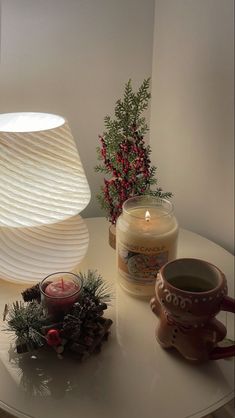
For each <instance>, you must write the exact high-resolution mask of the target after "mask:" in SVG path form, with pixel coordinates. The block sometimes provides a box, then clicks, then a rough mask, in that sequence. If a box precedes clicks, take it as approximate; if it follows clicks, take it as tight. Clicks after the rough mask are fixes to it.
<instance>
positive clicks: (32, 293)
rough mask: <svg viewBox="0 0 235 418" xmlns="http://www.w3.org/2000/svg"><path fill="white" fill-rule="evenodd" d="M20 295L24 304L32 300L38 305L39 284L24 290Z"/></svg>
mask: <svg viewBox="0 0 235 418" xmlns="http://www.w3.org/2000/svg"><path fill="white" fill-rule="evenodd" d="M21 295H22V297H23V299H24V301H25V302H32V301H33V300H36V301H37V302H38V303H40V302H41V293H40V289H39V283H38V284H36V285H35V286H32V287H29V288H28V289H26V290H24V291H23V292H22V293H21Z"/></svg>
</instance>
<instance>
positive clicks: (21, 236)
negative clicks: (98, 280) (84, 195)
mask: <svg viewBox="0 0 235 418" xmlns="http://www.w3.org/2000/svg"><path fill="white" fill-rule="evenodd" d="M88 244H89V233H88V229H87V226H86V224H85V222H84V220H83V219H82V218H81V216H80V215H76V216H73V217H71V218H68V219H66V220H65V221H61V222H58V223H55V224H50V225H44V226H40V227H30V228H0V278H1V279H3V280H7V281H10V282H13V283H18V284H20V283H34V282H39V281H41V280H42V279H43V278H44V277H45V276H47V275H48V274H51V273H54V272H55V271H71V270H73V269H74V268H75V267H76V266H77V265H78V264H79V263H80V262H81V261H82V259H83V258H84V256H85V254H86V252H87V249H88Z"/></svg>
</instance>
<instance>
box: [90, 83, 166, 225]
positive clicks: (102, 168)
mask: <svg viewBox="0 0 235 418" xmlns="http://www.w3.org/2000/svg"><path fill="white" fill-rule="evenodd" d="M149 88H150V78H148V79H146V80H144V81H143V83H142V84H141V86H140V87H139V89H138V91H137V92H136V93H135V92H134V91H133V88H132V84H131V80H129V81H128V82H127V84H126V85H125V90H124V97H123V100H121V99H119V100H118V101H117V102H116V106H115V116H114V118H113V119H111V117H110V116H106V117H105V118H104V125H105V132H104V133H103V135H100V136H99V140H100V146H98V147H97V154H98V160H99V161H100V164H98V165H97V166H96V167H95V171H97V172H100V173H102V174H105V176H106V177H105V178H104V185H102V186H101V191H100V193H99V194H98V195H97V198H98V201H99V203H100V206H101V208H102V209H104V210H105V212H106V216H107V218H108V220H109V221H110V222H111V223H112V224H116V221H117V218H118V216H119V215H120V214H121V211H122V205H123V203H124V202H125V200H127V199H128V198H130V197H132V196H135V195H142V194H149V195H153V196H157V197H159V198H169V197H171V196H172V193H171V192H163V190H162V188H161V187H155V189H154V188H153V186H157V183H158V180H157V178H156V171H157V167H155V166H151V161H150V154H151V148H150V146H149V145H146V144H145V141H144V135H145V134H146V133H147V131H148V126H147V124H146V120H145V117H143V116H142V113H143V112H144V111H145V110H146V109H147V107H148V102H149V100H150V97H151V95H150V92H149Z"/></svg>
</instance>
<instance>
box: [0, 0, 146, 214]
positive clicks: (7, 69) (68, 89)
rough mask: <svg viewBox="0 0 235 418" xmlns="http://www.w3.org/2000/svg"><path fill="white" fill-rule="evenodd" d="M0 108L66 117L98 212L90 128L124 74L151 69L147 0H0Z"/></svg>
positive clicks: (99, 125)
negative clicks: (0, 14) (0, 8)
mask: <svg viewBox="0 0 235 418" xmlns="http://www.w3.org/2000/svg"><path fill="white" fill-rule="evenodd" d="M0 1H1V0H0ZM1 6H2V16H1V38H2V39H1V65H0V113H3V112H13V111H43V112H52V113H58V114H61V115H64V116H66V117H67V119H68V121H69V123H70V125H71V128H72V131H73V133H74V136H75V138H76V140H77V144H78V147H79V152H80V155H81V158H82V162H83V165H84V168H85V171H86V174H87V177H88V181H89V184H90V186H91V191H92V199H91V202H90V204H89V206H88V208H87V209H86V210H85V211H84V212H83V216H97V215H101V211H100V210H99V207H98V204H97V200H96V193H97V192H98V189H99V186H100V184H101V183H102V176H101V175H97V173H95V172H94V169H93V167H94V166H95V165H96V164H97V156H96V146H97V145H98V134H101V133H102V132H103V128H104V125H103V119H104V116H105V115H106V114H109V113H112V112H113V109H114V105H115V102H116V100H117V99H118V98H119V97H120V96H121V95H122V92H123V87H124V84H125V83H126V82H127V81H128V79H129V78H132V79H133V84H134V85H136V86H138V85H139V83H141V82H142V80H143V79H144V78H146V77H149V76H150V75H151V67H152V41H153V20H154V0H147V1H143V0H2V1H1Z"/></svg>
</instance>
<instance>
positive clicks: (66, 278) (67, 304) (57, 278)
mask: <svg viewBox="0 0 235 418" xmlns="http://www.w3.org/2000/svg"><path fill="white" fill-rule="evenodd" d="M81 288H82V280H81V279H80V277H78V276H76V275H75V274H73V273H54V274H51V275H49V276H47V277H46V278H45V279H44V280H43V281H42V282H41V284H40V290H41V299H42V303H43V305H44V307H45V308H46V310H47V312H48V313H49V314H50V315H52V316H55V317H61V316H63V315H64V314H66V313H67V312H69V311H70V310H71V308H72V307H73V305H74V303H75V302H76V301H77V300H78V299H79V296H80V291H81Z"/></svg>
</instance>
